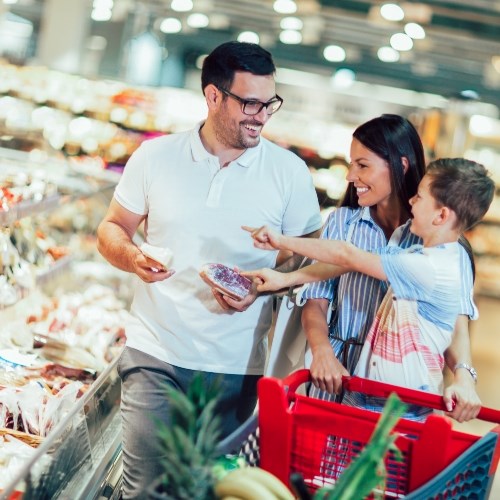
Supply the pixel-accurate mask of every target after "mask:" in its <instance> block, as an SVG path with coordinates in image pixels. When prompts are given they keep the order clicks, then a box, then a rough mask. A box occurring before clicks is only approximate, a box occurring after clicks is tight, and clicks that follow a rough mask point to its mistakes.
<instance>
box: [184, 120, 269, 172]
mask: <svg viewBox="0 0 500 500" xmlns="http://www.w3.org/2000/svg"><path fill="white" fill-rule="evenodd" d="M204 123H205V121H201V122H200V123H198V124H197V125H196V127H194V128H193V130H192V131H191V138H190V144H191V152H192V155H193V160H194V161H196V162H199V161H203V160H206V159H207V158H211V157H213V155H212V154H210V153H209V152H208V151H207V150H206V149H205V146H203V143H202V142H201V138H200V128H201V126H202V125H203V124H204ZM263 140H264V139H263V138H262V137H261V138H260V141H259V144H258V145H257V146H256V147H254V148H248V149H247V150H246V151H245V152H244V153H243V154H242V155H241V156H240V157H239V158H237V159H236V160H235V162H236V163H237V164H238V165H240V166H242V167H245V168H248V167H250V165H251V164H252V162H253V160H254V158H255V157H256V156H257V154H258V153H259V151H260V148H262V141H263Z"/></svg>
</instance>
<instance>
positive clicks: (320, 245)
mask: <svg viewBox="0 0 500 500" xmlns="http://www.w3.org/2000/svg"><path fill="white" fill-rule="evenodd" d="M243 229H244V230H245V231H248V232H249V233H250V234H251V236H252V238H253V240H254V245H255V246H256V247H257V248H262V249H263V250H276V249H278V250H290V251H292V252H295V253H298V254H300V255H304V256H305V257H309V258H311V259H316V260H319V261H321V262H324V263H328V264H334V265H335V266H340V267H341V268H342V269H343V272H348V271H358V272H360V273H363V274H367V275H368V276H373V277H374V278H377V279H379V280H384V281H385V280H386V279H387V277H386V274H385V271H384V268H383V267H382V259H381V258H380V256H379V255H376V254H372V253H370V252H366V251H364V250H361V249H359V248H357V247H355V246H354V245H352V244H351V243H347V242H345V241H339V240H322V239H319V240H318V239H314V240H311V239H304V238H294V237H292V236H285V235H283V234H279V233H277V232H276V231H273V230H272V229H269V228H268V227H267V226H263V227H261V228H253V227H248V226H243Z"/></svg>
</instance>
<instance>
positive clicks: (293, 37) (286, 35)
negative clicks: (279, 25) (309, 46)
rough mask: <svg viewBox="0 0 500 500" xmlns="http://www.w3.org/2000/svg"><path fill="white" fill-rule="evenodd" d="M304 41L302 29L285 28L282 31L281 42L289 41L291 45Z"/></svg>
mask: <svg viewBox="0 0 500 500" xmlns="http://www.w3.org/2000/svg"><path fill="white" fill-rule="evenodd" d="M301 41H302V34H301V33H300V31H295V30H283V31H282V32H281V33H280V42H281V43H287V44H291V45H296V44H298V43H300V42H301Z"/></svg>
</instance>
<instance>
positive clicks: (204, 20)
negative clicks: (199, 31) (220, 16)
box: [187, 13, 208, 28]
mask: <svg viewBox="0 0 500 500" xmlns="http://www.w3.org/2000/svg"><path fill="white" fill-rule="evenodd" d="M187 24H188V26H190V27H191V28H206V27H207V26H208V16H206V15H205V14H200V13H196V14H190V15H189V16H188V18H187Z"/></svg>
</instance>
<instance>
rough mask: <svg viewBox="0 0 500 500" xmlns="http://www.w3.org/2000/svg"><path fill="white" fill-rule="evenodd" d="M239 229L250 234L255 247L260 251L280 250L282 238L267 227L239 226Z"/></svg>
mask: <svg viewBox="0 0 500 500" xmlns="http://www.w3.org/2000/svg"><path fill="white" fill-rule="evenodd" d="M241 229H243V230H245V231H248V232H249V233H250V235H251V236H252V238H253V244H254V246H255V247H257V248H260V249H262V250H280V248H281V239H282V238H283V236H282V235H281V234H278V233H277V232H276V231H273V230H272V229H270V228H268V227H267V226H262V227H259V228H256V227H249V226H241Z"/></svg>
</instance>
